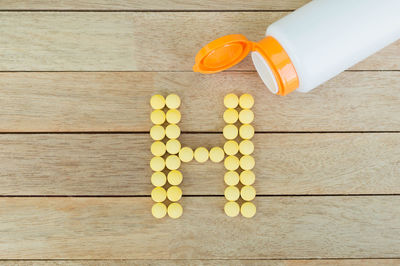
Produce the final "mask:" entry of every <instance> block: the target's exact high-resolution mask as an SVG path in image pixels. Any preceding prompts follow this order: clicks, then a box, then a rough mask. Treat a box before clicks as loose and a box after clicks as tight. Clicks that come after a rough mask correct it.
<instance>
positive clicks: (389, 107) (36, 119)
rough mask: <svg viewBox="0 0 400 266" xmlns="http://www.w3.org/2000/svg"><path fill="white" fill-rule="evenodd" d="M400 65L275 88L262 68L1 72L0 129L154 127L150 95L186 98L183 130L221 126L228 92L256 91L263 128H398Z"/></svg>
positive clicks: (257, 112)
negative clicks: (288, 89) (310, 85)
mask: <svg viewBox="0 0 400 266" xmlns="http://www.w3.org/2000/svg"><path fill="white" fill-rule="evenodd" d="M397 84H400V72H344V73H342V74H341V75H339V76H338V77H336V78H334V79H333V80H331V81H329V82H327V83H325V84H324V85H322V86H321V87H320V88H317V89H315V90H314V91H312V92H310V93H307V94H303V93H296V92H294V93H292V94H290V95H288V96H286V97H279V96H275V95H272V94H271V93H270V92H269V91H268V90H267V88H265V86H264V84H263V83H262V81H261V80H260V78H259V77H258V75H257V74H256V73H243V72H240V73H236V72H235V73H233V72H230V73H220V74H216V75H207V76H204V75H197V74H195V73H173V72H170V73H147V72H138V73H136V72H135V73H127V72H117V73H88V72H85V73H0V87H1V88H3V89H2V90H0V104H1V112H0V131H2V132H40V131H42V132H68V131H91V132H92V131H142V132H143V131H148V130H149V129H150V127H151V122H150V119H149V115H150V112H151V109H150V105H149V99H150V97H151V95H153V94H156V93H161V94H164V95H167V94H168V93H171V92H175V93H177V94H179V95H180V96H181V98H182V107H181V109H180V110H181V112H182V122H181V128H182V130H183V131H191V132H193V131H194V132H206V131H214V132H221V131H222V128H223V126H224V125H225V124H224V121H223V119H222V114H223V112H224V110H225V107H224V106H223V97H224V96H225V95H226V94H227V93H230V92H235V93H237V94H241V93H245V92H248V93H251V94H252V95H254V97H255V98H256V104H255V107H254V108H253V110H254V113H255V116H256V118H255V121H254V126H255V128H256V130H257V131H381V130H386V131H393V130H397V131H399V130H400V116H399V115H398V114H399V113H400V95H399V93H398V89H397V88H398V85H397Z"/></svg>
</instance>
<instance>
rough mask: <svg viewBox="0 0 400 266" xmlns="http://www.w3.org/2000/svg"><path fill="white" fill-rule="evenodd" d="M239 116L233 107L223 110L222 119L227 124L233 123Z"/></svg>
mask: <svg viewBox="0 0 400 266" xmlns="http://www.w3.org/2000/svg"><path fill="white" fill-rule="evenodd" d="M238 118H239V114H238V112H237V111H236V110H235V109H232V108H229V109H226V110H225V112H224V121H225V122H226V123H228V124H234V123H236V121H237V120H238Z"/></svg>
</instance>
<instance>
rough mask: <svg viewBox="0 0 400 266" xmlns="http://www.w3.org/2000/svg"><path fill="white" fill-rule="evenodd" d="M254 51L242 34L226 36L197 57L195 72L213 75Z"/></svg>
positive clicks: (203, 50) (212, 43) (250, 43)
mask: <svg viewBox="0 0 400 266" xmlns="http://www.w3.org/2000/svg"><path fill="white" fill-rule="evenodd" d="M251 50H252V42H250V41H249V40H247V38H246V37H245V36H243V35H242V34H232V35H226V36H224V37H221V38H219V39H216V40H214V41H212V42H210V43H209V44H207V45H206V46H204V47H203V48H202V49H201V50H200V51H199V52H198V53H197V55H196V58H195V64H194V66H193V71H194V72H200V73H203V74H211V73H216V72H220V71H223V70H226V69H228V68H230V67H232V66H234V65H236V64H237V63H239V62H240V61H242V60H243V59H244V58H245V57H246V56H247V55H248V54H249V52H250V51H251Z"/></svg>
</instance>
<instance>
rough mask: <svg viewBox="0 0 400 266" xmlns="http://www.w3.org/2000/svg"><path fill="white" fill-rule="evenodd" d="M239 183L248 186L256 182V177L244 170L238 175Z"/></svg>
mask: <svg viewBox="0 0 400 266" xmlns="http://www.w3.org/2000/svg"><path fill="white" fill-rule="evenodd" d="M239 178H240V183H242V184H243V185H247V186H250V185H252V184H253V183H254V181H255V180H256V175H255V174H254V173H253V171H251V170H246V171H243V172H241V173H240V177H239Z"/></svg>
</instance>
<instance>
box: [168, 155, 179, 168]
mask: <svg viewBox="0 0 400 266" xmlns="http://www.w3.org/2000/svg"><path fill="white" fill-rule="evenodd" d="M165 166H166V167H167V168H168V169H169V170H176V169H178V168H179V166H181V160H180V159H179V157H178V156H176V155H169V156H168V157H167V159H166V160H165Z"/></svg>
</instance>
